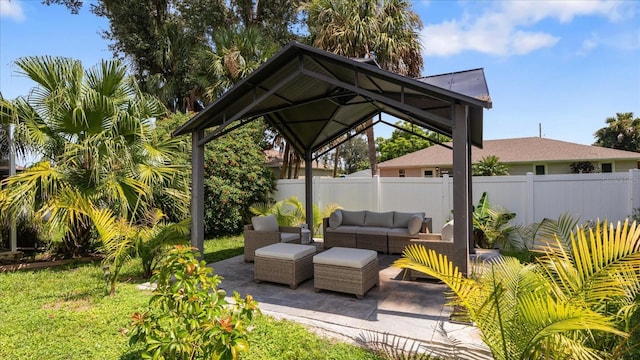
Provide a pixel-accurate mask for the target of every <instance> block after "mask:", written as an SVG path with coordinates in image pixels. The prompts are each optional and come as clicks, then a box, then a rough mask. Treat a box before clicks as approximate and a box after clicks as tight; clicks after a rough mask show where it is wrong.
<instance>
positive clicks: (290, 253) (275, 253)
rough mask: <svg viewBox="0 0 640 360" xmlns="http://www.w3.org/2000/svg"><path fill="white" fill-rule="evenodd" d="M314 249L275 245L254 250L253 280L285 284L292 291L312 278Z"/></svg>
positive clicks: (302, 246)
mask: <svg viewBox="0 0 640 360" xmlns="http://www.w3.org/2000/svg"><path fill="white" fill-rule="evenodd" d="M315 253H316V247H315V246H313V245H299V244H289V243H277V244H272V245H268V246H265V247H261V248H259V249H257V250H256V252H255V258H254V262H255V263H254V276H253V278H254V280H255V281H256V283H260V282H261V281H270V282H275V283H279V284H287V285H289V287H291V288H292V289H295V288H297V287H298V284H300V283H301V282H303V281H305V280H307V279H311V277H312V276H313V255H314V254H315Z"/></svg>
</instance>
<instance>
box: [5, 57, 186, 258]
mask: <svg viewBox="0 0 640 360" xmlns="http://www.w3.org/2000/svg"><path fill="white" fill-rule="evenodd" d="M16 65H17V66H18V67H19V68H20V69H21V70H22V72H23V73H24V75H26V76H28V77H29V78H30V79H32V80H33V81H35V82H36V84H37V86H36V87H35V88H34V89H33V90H32V91H31V93H30V94H29V96H26V97H18V98H17V99H15V100H14V101H7V100H4V99H2V100H0V101H1V107H2V109H3V111H2V114H1V116H2V117H3V119H5V118H10V121H12V122H14V123H15V124H16V128H17V130H16V131H17V133H18V134H19V135H18V136H19V137H20V138H23V139H26V138H28V139H31V141H30V143H28V145H29V147H30V148H31V149H32V150H33V152H34V153H36V154H42V158H41V159H40V161H39V162H37V163H36V164H35V165H33V166H31V167H29V168H27V169H26V170H25V171H24V172H22V173H20V174H17V175H15V176H13V177H10V178H8V179H6V180H5V181H4V182H3V184H2V189H1V190H0V208H1V209H2V213H3V214H9V213H10V214H13V215H15V214H19V213H27V214H28V215H30V216H31V217H33V218H35V219H37V220H40V221H42V222H44V223H45V224H46V226H47V229H48V230H49V231H48V233H49V234H50V237H51V238H52V240H57V241H58V242H59V243H60V250H61V251H63V252H65V253H67V254H76V253H80V252H84V251H87V250H88V249H89V248H90V246H91V245H92V244H91V240H93V235H92V229H93V224H92V221H91V216H90V215H91V212H92V211H94V210H100V209H109V210H110V211H112V212H113V214H115V216H116V217H117V218H120V219H124V221H126V222H128V223H129V224H134V225H141V224H145V219H147V217H148V216H147V214H148V213H149V211H151V209H153V208H155V207H159V208H161V210H162V211H163V212H165V213H174V214H180V215H179V216H178V217H184V216H186V214H187V211H188V192H187V191H188V185H189V183H188V178H187V177H186V176H185V167H184V166H178V165H172V161H171V159H172V157H173V156H174V155H175V154H179V153H182V152H184V150H185V149H184V147H185V144H184V142H183V141H182V140H180V139H172V138H158V137H157V136H156V135H155V133H154V120H155V119H156V118H159V117H161V116H163V115H164V114H165V113H166V109H165V107H164V106H163V105H162V103H161V102H160V101H159V100H157V99H155V98H153V97H150V96H148V95H145V94H143V93H142V92H141V91H140V90H139V88H138V87H137V85H136V82H135V81H134V80H133V78H132V77H130V76H128V75H127V72H126V68H125V67H124V66H123V65H122V64H120V63H119V62H118V61H103V62H102V63H101V64H100V65H98V66H96V67H94V68H91V69H87V70H85V69H83V67H82V65H81V64H80V62H79V61H77V60H72V59H68V58H53V57H27V58H21V59H19V60H18V61H16ZM3 121H4V120H3ZM161 204H162V205H161ZM167 207H170V208H167Z"/></svg>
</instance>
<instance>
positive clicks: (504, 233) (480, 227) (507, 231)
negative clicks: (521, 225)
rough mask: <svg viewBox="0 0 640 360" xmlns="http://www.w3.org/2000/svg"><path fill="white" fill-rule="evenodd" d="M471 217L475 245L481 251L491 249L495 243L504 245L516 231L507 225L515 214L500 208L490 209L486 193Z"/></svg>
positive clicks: (512, 226) (510, 225) (513, 227)
mask: <svg viewBox="0 0 640 360" xmlns="http://www.w3.org/2000/svg"><path fill="white" fill-rule="evenodd" d="M472 217H473V234H474V241H475V244H476V246H477V247H480V248H483V249H493V248H494V245H495V244H496V243H504V242H505V241H507V239H509V238H510V237H511V236H512V235H513V234H514V233H515V231H516V230H517V228H516V227H515V226H514V225H512V224H510V223H509V222H510V221H511V220H512V219H513V218H515V217H516V214H515V213H512V212H509V211H508V210H506V209H504V208H502V207H496V208H491V204H489V198H488V194H487V193H486V192H484V193H482V196H481V197H480V200H479V201H478V205H477V206H476V207H475V208H474V210H473V214H472Z"/></svg>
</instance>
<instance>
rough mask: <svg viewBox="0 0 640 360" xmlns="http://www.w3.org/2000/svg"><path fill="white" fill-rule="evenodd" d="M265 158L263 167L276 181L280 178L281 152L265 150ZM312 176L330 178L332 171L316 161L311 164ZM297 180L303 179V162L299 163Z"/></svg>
mask: <svg viewBox="0 0 640 360" xmlns="http://www.w3.org/2000/svg"><path fill="white" fill-rule="evenodd" d="M264 154H265V156H266V162H265V166H266V167H268V168H269V169H270V170H271V171H272V172H273V175H274V176H275V178H276V179H279V178H280V172H281V171H282V163H283V152H281V151H279V150H265V151H264ZM312 168H313V176H322V177H332V176H333V169H332V168H330V167H329V166H324V165H323V164H321V163H320V162H318V161H314V162H313V166H312ZM298 174H299V176H298V178H299V179H304V162H301V163H300V170H299V171H298Z"/></svg>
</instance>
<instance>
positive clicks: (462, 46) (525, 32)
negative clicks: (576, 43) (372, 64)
mask: <svg viewBox="0 0 640 360" xmlns="http://www.w3.org/2000/svg"><path fill="white" fill-rule="evenodd" d="M629 3H630V2H626V1H604V0H598V1H596V0H587V1H578V0H575V1H501V2H487V3H485V4H489V6H488V7H487V8H485V9H484V11H481V12H480V13H478V11H477V8H475V9H474V12H473V14H472V13H471V11H467V13H466V14H464V15H463V16H462V17H461V18H460V19H452V20H447V21H445V22H442V23H440V24H432V25H429V24H427V25H426V26H425V27H424V29H423V30H422V40H423V43H424V44H425V50H424V55H425V56H451V55H455V54H458V53H461V52H464V51H467V50H471V51H477V52H480V53H484V54H489V55H496V56H512V55H524V54H528V53H530V52H533V51H536V50H538V49H542V48H546V47H552V46H554V45H555V44H556V43H558V41H560V37H559V36H557V35H556V34H552V33H549V32H546V31H543V30H539V29H536V28H535V26H536V25H537V24H538V23H540V22H542V21H543V20H549V19H551V20H555V21H557V22H559V23H561V24H567V23H570V22H571V21H572V20H573V19H574V18H575V17H579V16H600V17H604V18H606V19H608V20H609V21H619V20H621V19H623V18H625V17H629V16H632V15H630V13H629V11H633V7H631V10H630V8H629V5H630V4H629ZM631 3H633V2H631ZM476 4H477V3H476ZM631 5H632V4H631ZM476 14H477V15H476ZM585 45H586V46H587V47H588V46H593V44H589V43H585ZM585 50H586V48H585Z"/></svg>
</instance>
